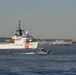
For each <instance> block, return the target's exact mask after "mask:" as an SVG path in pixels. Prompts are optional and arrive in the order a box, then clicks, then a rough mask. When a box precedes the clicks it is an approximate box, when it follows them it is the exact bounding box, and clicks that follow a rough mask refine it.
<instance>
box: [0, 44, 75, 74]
mask: <svg viewBox="0 0 76 75" xmlns="http://www.w3.org/2000/svg"><path fill="white" fill-rule="evenodd" d="M41 47H44V48H46V49H50V51H51V53H50V54H49V55H38V54H33V53H30V54H29V53H26V52H27V50H0V75H76V46H50V45H43V46H41ZM28 52H30V50H29V51H28Z"/></svg>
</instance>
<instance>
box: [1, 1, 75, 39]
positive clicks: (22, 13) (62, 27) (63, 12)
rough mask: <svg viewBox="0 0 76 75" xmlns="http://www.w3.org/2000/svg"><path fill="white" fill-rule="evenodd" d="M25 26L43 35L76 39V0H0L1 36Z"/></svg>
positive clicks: (45, 36)
mask: <svg viewBox="0 0 76 75" xmlns="http://www.w3.org/2000/svg"><path fill="white" fill-rule="evenodd" d="M19 20H21V25H22V28H23V29H24V30H25V31H29V33H30V35H32V36H34V37H36V38H41V39H76V0H0V37H11V36H12V35H14V34H15V31H16V29H17V28H18V24H19Z"/></svg>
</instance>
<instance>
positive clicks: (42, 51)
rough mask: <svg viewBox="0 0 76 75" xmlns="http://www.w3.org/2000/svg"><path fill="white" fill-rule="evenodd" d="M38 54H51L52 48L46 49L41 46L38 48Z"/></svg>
mask: <svg viewBox="0 0 76 75" xmlns="http://www.w3.org/2000/svg"><path fill="white" fill-rule="evenodd" d="M37 54H50V50H46V49H44V48H41V49H39V50H38V52H37Z"/></svg>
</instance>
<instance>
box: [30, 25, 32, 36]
mask: <svg viewBox="0 0 76 75" xmlns="http://www.w3.org/2000/svg"><path fill="white" fill-rule="evenodd" d="M30 35H31V36H32V28H31V25H30Z"/></svg>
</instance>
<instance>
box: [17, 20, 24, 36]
mask: <svg viewBox="0 0 76 75" xmlns="http://www.w3.org/2000/svg"><path fill="white" fill-rule="evenodd" d="M17 32H19V36H22V32H23V30H22V29H21V23H20V20H19V28H18V30H17Z"/></svg>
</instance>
